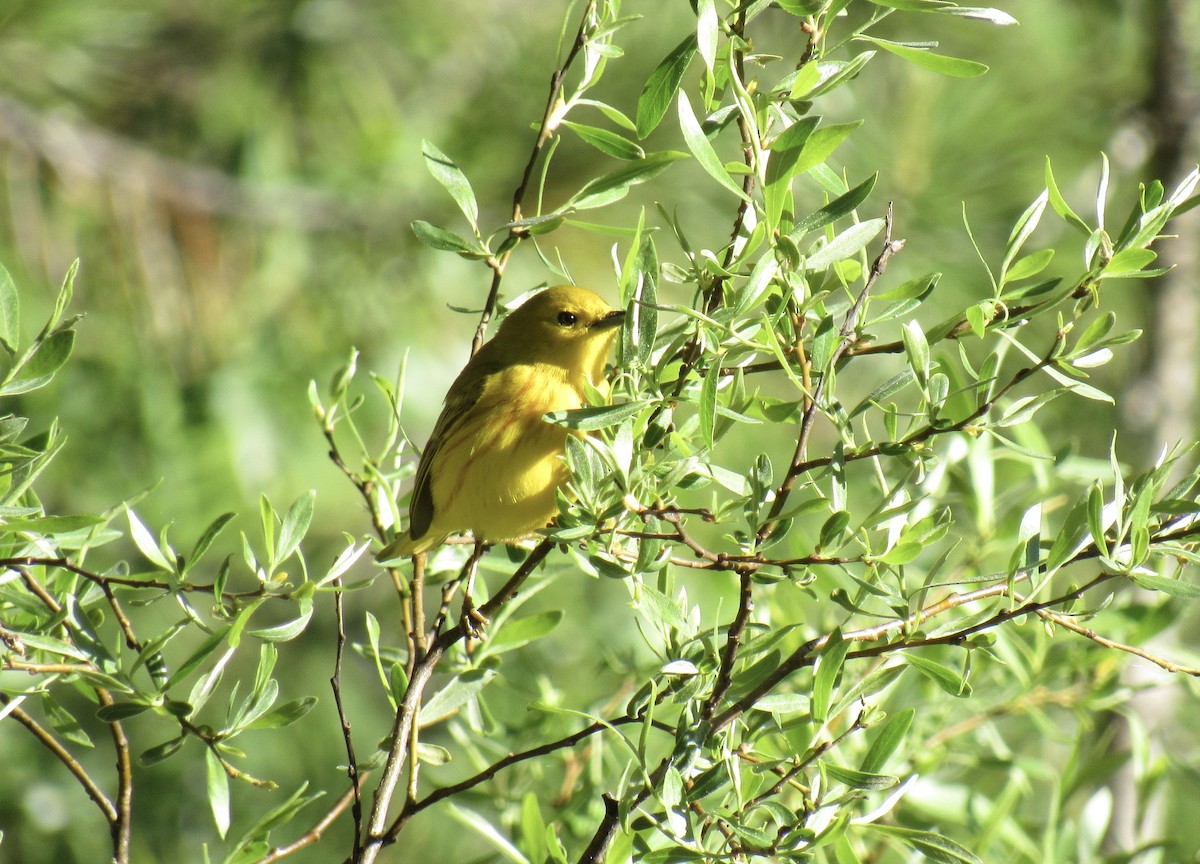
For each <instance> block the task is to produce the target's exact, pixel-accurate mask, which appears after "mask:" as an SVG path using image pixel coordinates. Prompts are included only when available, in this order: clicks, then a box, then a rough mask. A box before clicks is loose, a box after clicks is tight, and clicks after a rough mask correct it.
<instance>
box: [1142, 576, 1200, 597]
mask: <svg viewBox="0 0 1200 864" xmlns="http://www.w3.org/2000/svg"><path fill="white" fill-rule="evenodd" d="M1129 578H1131V579H1132V580H1133V581H1134V582H1135V583H1136V584H1137V585H1139V586H1140V587H1142V588H1145V589H1146V590H1148V591H1161V592H1162V593H1163V594H1166V595H1168V596H1170V597H1182V598H1183V599H1185V600H1197V599H1200V585H1193V584H1192V583H1191V582H1184V581H1183V580H1181V579H1171V578H1169V577H1167V576H1155V575H1154V574H1152V573H1132V574H1130V577H1129Z"/></svg>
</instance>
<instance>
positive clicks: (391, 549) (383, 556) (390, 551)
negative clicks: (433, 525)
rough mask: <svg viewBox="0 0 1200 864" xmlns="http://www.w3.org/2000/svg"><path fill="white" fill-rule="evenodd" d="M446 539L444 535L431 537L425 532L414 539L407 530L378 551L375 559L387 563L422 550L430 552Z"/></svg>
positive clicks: (408, 556)
mask: <svg viewBox="0 0 1200 864" xmlns="http://www.w3.org/2000/svg"><path fill="white" fill-rule="evenodd" d="M444 539H445V538H444V537H431V536H430V535H428V534H425V535H423V536H421V537H418V538H416V539H415V540H414V539H413V537H412V536H411V535H410V534H409V532H407V531H405V532H404V533H403V534H401V535H399V536H398V537H397V538H396V539H395V540H393V541H392V542H391V543H389V544H387V545H386V546H384V547H383V548H382V549H380V550H379V551H378V552H377V553H375V560H376V561H378V562H379V563H380V564H385V563H387V562H389V561H395V560H398V559H401V558H411V557H412V556H414V555H417V554H419V553H421V552H428V551H429V550H430V549H432V548H433V547H434V546H437V545H438V544H439V543H441V542H442V540H444Z"/></svg>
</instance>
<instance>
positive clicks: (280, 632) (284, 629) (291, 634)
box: [246, 597, 313, 642]
mask: <svg viewBox="0 0 1200 864" xmlns="http://www.w3.org/2000/svg"><path fill="white" fill-rule="evenodd" d="M299 607H300V614H299V615H298V616H296V617H295V618H293V619H292V620H291V621H285V622H283V623H282V624H276V625H275V626H274V627H261V628H259V629H257V630H247V631H246V632H247V633H249V634H250V635H251V636H253V637H254V638H255V639H261V640H263V641H264V642H288V641H290V640H292V639H295V638H296V637H297V636H299V635H300V634H301V633H303V632H304V628H305V627H307V626H308V622H309V620H310V619H311V618H312V613H313V601H312V598H311V597H306V598H305V599H303V600H300V601H299Z"/></svg>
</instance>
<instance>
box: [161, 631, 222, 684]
mask: <svg viewBox="0 0 1200 864" xmlns="http://www.w3.org/2000/svg"><path fill="white" fill-rule="evenodd" d="M230 629H231V628H230V627H222V628H221V629H220V630H218V631H216V632H215V633H213V634H212V635H211V636H209V637H208V638H207V639H205V640H204V642H203V643H201V645H200V647H199V648H197V649H196V650H195V651H194V652H192V656H190V657H189V658H188V659H187V660H185V661H184V662H183V663H181V664H180V666H179V668H178V669H176V670H175V671H174V672H173V673H172V674H171V678H170V680H169V681H167V686H166V687H163V688H162V689H163V690H164V691H167V690H170V689H171V687H173V686H175V685H176V684H178V683H179V682H181V681H183V680H184V679H186V678H187V677H188V676H189V675H191V674H192V672H194V671H196V669H197V668H199V666H200V664H201V663H203V662H204V661H205V660H207V659H208V657H209V656H210V655H211V654H212V653H213V651H215V650H217V646H219V645H220V644H221V642H222V640H224V638H225V636H226V634H228V633H229V632H230ZM189 701H191V702H195V701H197V700H196V699H195V698H192V699H190V700H189Z"/></svg>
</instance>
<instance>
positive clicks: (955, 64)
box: [859, 36, 988, 78]
mask: <svg viewBox="0 0 1200 864" xmlns="http://www.w3.org/2000/svg"><path fill="white" fill-rule="evenodd" d="M859 38H861V39H866V40H867V41H868V42H873V43H875V44H876V45H878V46H879V47H880V48H882V49H883V50H885V51H890V52H891V53H892V54H895V55H896V56H897V57H900V58H902V59H904V60H907V61H908V62H909V63H912V64H913V65H914V66H920V67H921V68H922V69H928V70H929V71H931V72H937V73H938V74H940V75H948V76H950V77H951V78H976V77H978V76H980V75H982V74H984V73H985V72H987V71H988V67H987V66H985V65H984V64H982V63H976V62H975V61H974V60H963V59H962V58H960V57H948V56H946V55H945V54H934V53H933V52H932V51H926V50H924V49H921V48H912V47H910V46H908V45H901V44H900V43H898V42H889V41H888V40H887V39H879V38H877V37H875V36H861V37H859Z"/></svg>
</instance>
